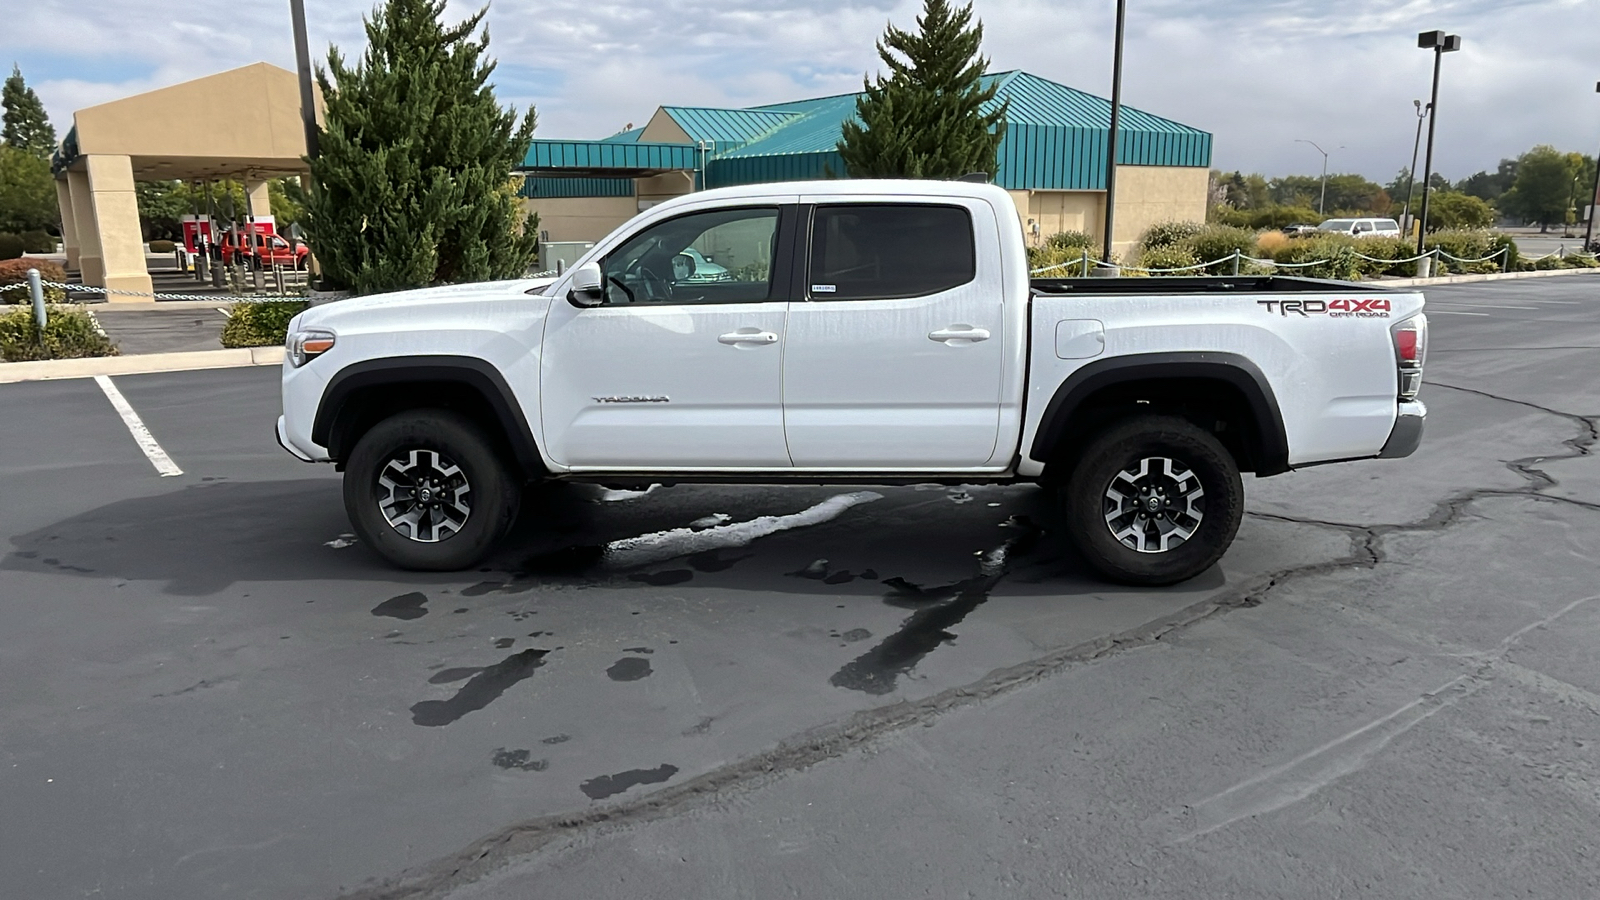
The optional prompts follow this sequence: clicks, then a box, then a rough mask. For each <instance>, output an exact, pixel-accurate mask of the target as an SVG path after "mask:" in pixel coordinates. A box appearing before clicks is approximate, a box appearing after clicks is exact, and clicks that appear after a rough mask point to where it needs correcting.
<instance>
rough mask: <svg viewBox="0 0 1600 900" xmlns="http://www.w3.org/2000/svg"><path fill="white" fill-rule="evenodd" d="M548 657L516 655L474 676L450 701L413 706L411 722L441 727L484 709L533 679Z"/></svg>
mask: <svg viewBox="0 0 1600 900" xmlns="http://www.w3.org/2000/svg"><path fill="white" fill-rule="evenodd" d="M549 653H550V651H549V650H531V649H530V650H524V651H522V652H521V653H513V654H511V655H510V656H508V657H506V658H505V659H503V660H501V661H500V662H497V663H495V664H494V665H492V666H489V667H487V668H485V669H484V670H483V671H481V672H479V673H478V674H476V675H474V676H472V679H471V680H470V681H468V682H467V683H466V684H464V685H462V686H461V689H460V690H458V691H456V695H455V696H454V697H451V698H450V699H449V700H424V701H422V702H421V703H417V704H414V705H412V707H411V721H412V722H414V723H416V724H418V725H423V726H427V727H438V726H440V725H449V724H450V723H451V722H454V721H456V720H457V719H459V718H461V717H462V716H464V715H466V714H467V713H470V712H474V711H476V710H480V709H483V708H484V707H485V706H488V705H489V704H490V703H493V702H494V701H495V700H496V699H498V698H499V697H500V695H501V694H504V693H505V692H506V690H507V689H508V688H510V687H511V686H512V685H514V684H516V683H517V682H519V681H522V680H524V679H526V678H528V677H530V676H532V675H533V673H534V670H535V669H538V668H539V667H540V666H542V665H544V658H545V656H546V655H548V654H549ZM435 677H438V676H435ZM430 680H431V679H430Z"/></svg>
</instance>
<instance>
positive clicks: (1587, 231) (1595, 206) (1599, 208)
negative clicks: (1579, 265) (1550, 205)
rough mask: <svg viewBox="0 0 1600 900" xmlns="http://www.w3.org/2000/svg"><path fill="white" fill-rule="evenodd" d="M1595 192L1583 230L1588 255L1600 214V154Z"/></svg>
mask: <svg viewBox="0 0 1600 900" xmlns="http://www.w3.org/2000/svg"><path fill="white" fill-rule="evenodd" d="M1594 90H1595V93H1597V94H1600V82H1596V83H1595V86H1594ZM1594 161H1595V164H1594V190H1593V191H1590V192H1589V224H1588V225H1586V226H1584V229H1583V249H1584V251H1585V252H1587V253H1593V252H1594V217H1595V213H1600V154H1595V158H1594Z"/></svg>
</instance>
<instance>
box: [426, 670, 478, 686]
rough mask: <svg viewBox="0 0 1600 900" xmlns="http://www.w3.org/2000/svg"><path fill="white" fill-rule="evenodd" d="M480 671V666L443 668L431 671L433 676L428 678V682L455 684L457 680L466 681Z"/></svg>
mask: <svg viewBox="0 0 1600 900" xmlns="http://www.w3.org/2000/svg"><path fill="white" fill-rule="evenodd" d="M482 671H483V667H482V666H465V667H460V668H454V669H445V670H443V671H441V672H435V673H433V677H432V678H429V679H428V683H429V684H455V683H456V682H458V681H466V680H467V679H468V678H471V677H472V676H474V675H476V674H478V673H479V672H482Z"/></svg>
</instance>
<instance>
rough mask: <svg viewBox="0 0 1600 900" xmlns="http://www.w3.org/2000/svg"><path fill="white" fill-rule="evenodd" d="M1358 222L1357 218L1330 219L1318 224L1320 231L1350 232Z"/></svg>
mask: <svg viewBox="0 0 1600 900" xmlns="http://www.w3.org/2000/svg"><path fill="white" fill-rule="evenodd" d="M1355 224H1356V220H1355V219H1329V220H1328V221H1326V222H1323V223H1322V224H1321V225H1318V226H1317V230H1319V231H1343V232H1346V233H1348V232H1349V231H1350V230H1351V228H1352V227H1353V226H1354V225H1355Z"/></svg>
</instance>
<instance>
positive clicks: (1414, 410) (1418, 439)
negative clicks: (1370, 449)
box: [1368, 400, 1428, 459]
mask: <svg viewBox="0 0 1600 900" xmlns="http://www.w3.org/2000/svg"><path fill="white" fill-rule="evenodd" d="M1427 421H1428V407H1426V406H1424V405H1423V403H1422V401H1421V400H1403V401H1401V402H1400V414H1399V415H1398V416H1396V417H1395V420H1394V428H1393V429H1392V430H1391V431H1390V432H1389V440H1387V441H1385V442H1384V445H1383V449H1382V450H1381V451H1379V452H1378V458H1379V459H1400V458H1401V457H1404V456H1410V455H1411V454H1413V453H1415V452H1416V451H1417V447H1418V445H1420V444H1421V443H1422V426H1423V424H1424V423H1426V422H1427ZM1368 446H1371V445H1370V444H1369V445H1368Z"/></svg>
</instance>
